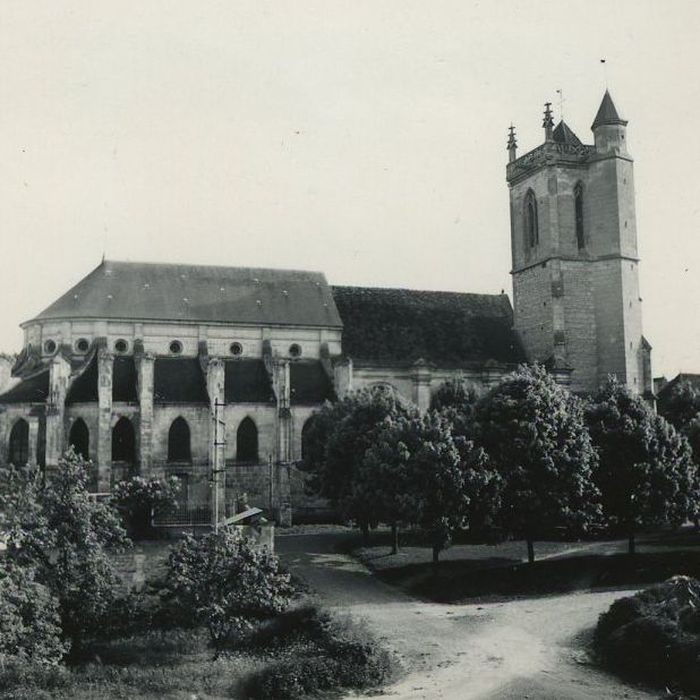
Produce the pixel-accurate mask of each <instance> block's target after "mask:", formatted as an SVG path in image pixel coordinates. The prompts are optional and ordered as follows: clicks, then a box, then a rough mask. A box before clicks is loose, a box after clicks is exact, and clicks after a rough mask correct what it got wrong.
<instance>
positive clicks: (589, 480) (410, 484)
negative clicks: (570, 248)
mask: <svg viewBox="0 0 700 700" xmlns="http://www.w3.org/2000/svg"><path fill="white" fill-rule="evenodd" d="M302 468H303V469H305V470H306V471H307V472H308V474H309V481H308V483H309V486H310V488H311V489H312V490H313V491H315V492H316V493H318V494H320V495H322V496H324V497H326V498H328V499H330V501H331V502H332V503H333V504H334V506H335V507H336V508H337V509H338V510H339V511H340V512H341V513H342V514H343V515H344V516H345V517H347V518H351V519H353V520H355V521H356V522H357V523H358V524H359V525H360V527H361V528H362V529H363V530H364V531H365V532H367V530H368V528H369V527H371V526H372V525H375V524H377V523H378V522H385V523H389V524H391V526H392V530H393V533H394V538H393V551H394V552H396V551H397V549H398V530H399V527H400V526H409V525H410V526H418V527H420V528H422V529H423V530H425V532H426V533H427V534H428V535H429V537H430V541H431V544H432V548H433V559H434V561H436V562H437V561H438V557H439V553H440V552H441V551H442V550H443V549H444V548H445V547H446V546H448V545H449V543H450V541H451V538H452V536H453V533H454V532H455V531H456V530H458V529H464V528H469V529H470V530H472V531H475V532H484V531H485V530H493V529H494V528H496V529H498V530H500V531H501V532H506V533H509V534H512V535H517V536H521V537H523V538H524V539H525V540H526V541H527V546H528V559H529V561H533V560H534V544H533V543H534V542H535V540H537V539H540V538H542V537H544V536H548V535H551V534H552V533H553V532H554V531H555V530H556V529H558V528H566V529H567V531H568V532H570V533H572V534H583V533H585V532H587V531H590V530H591V529H592V528H595V527H599V526H602V525H605V526H607V527H610V528H613V529H614V530H616V531H618V532H624V533H625V534H626V535H627V536H628V537H629V543H630V545H629V546H630V552H633V551H634V535H635V532H637V531H638V530H639V528H641V527H648V526H652V525H660V524H664V523H671V524H679V523H681V522H683V521H684V520H685V519H686V518H687V517H689V516H693V515H694V514H695V512H696V509H697V505H698V496H699V489H698V478H697V472H698V470H697V465H696V464H695V462H694V460H693V453H692V451H691V447H690V445H689V443H688V440H687V438H686V437H685V435H684V434H682V432H681V431H679V430H677V429H676V428H675V427H674V426H673V424H672V423H670V422H669V421H667V420H665V419H664V418H663V417H662V416H660V415H657V414H656V413H655V412H654V411H653V410H652V409H651V408H650V407H649V406H648V405H647V404H646V402H645V401H644V400H643V399H642V398H640V397H639V396H636V395H634V394H632V393H630V392H629V391H628V390H627V389H626V388H625V387H624V386H622V385H620V384H619V383H618V382H617V381H616V380H615V379H612V378H611V379H609V380H608V381H607V382H606V383H605V385H604V386H603V387H601V389H600V391H599V393H598V395H597V396H595V397H594V398H593V399H591V400H583V399H581V398H579V397H577V396H575V395H573V394H571V393H569V392H568V391H567V390H566V389H564V388H562V387H561V386H559V385H557V384H556V382H555V381H554V380H553V379H552V377H551V376H550V375H549V374H548V373H547V372H546V371H545V370H544V369H543V368H541V367H538V366H534V367H526V366H523V367H521V368H519V369H518V370H517V371H516V372H515V373H513V374H512V375H510V376H508V377H506V378H505V379H504V380H503V381H502V382H501V383H500V384H499V385H498V386H496V387H495V388H493V389H492V390H491V391H489V392H488V393H486V394H484V395H479V393H478V392H477V390H476V389H474V388H473V387H470V386H468V385H466V384H464V383H463V382H450V383H447V384H445V385H444V386H443V387H442V388H441V389H440V390H439V391H438V392H437V394H436V395H435V397H434V400H433V404H432V406H431V409H430V410H429V411H428V412H426V413H421V412H419V411H418V409H417V408H416V407H415V406H413V405H410V404H408V403H406V402H404V401H402V400H401V399H399V398H398V397H396V396H393V395H391V394H389V393H386V392H383V391H380V390H374V391H370V390H363V391H359V392H356V393H353V394H350V395H348V396H347V397H346V398H344V399H343V400H341V401H339V402H337V403H335V404H327V405H326V406H324V407H323V408H322V409H321V410H320V411H319V412H318V413H317V414H316V415H315V417H314V420H313V422H312V423H311V424H310V427H309V429H308V431H307V434H306V439H305V453H304V459H303V462H302Z"/></svg>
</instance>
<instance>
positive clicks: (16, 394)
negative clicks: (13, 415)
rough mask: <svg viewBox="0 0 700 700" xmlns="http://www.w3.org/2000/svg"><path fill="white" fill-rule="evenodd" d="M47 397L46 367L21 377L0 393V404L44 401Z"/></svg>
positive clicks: (47, 375)
mask: <svg viewBox="0 0 700 700" xmlns="http://www.w3.org/2000/svg"><path fill="white" fill-rule="evenodd" d="M48 398H49V370H48V368H47V369H45V370H43V371H41V372H38V373H37V374H34V375H32V376H30V377H27V378H26V379H22V380H21V381H20V382H18V383H17V384H15V385H14V386H13V387H11V388H10V389H8V390H7V391H6V392H5V393H4V394H2V395H0V404H17V403H45V402H46V400H47V399H48Z"/></svg>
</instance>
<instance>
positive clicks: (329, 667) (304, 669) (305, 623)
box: [246, 608, 396, 700]
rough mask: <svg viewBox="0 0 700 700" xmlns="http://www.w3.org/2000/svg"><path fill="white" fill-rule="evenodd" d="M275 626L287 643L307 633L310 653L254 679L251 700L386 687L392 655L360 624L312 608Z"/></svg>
mask: <svg viewBox="0 0 700 700" xmlns="http://www.w3.org/2000/svg"><path fill="white" fill-rule="evenodd" d="M300 623H301V624H300ZM275 624H276V625H277V629H280V631H282V632H283V634H284V636H286V637H287V639H289V635H290V633H292V632H293V633H295V634H296V633H297V631H298V630H303V634H304V636H305V637H306V638H307V644H306V646H307V653H306V654H302V655H299V656H297V657H295V658H291V659H287V660H284V661H281V662H279V663H277V664H273V665H272V666H269V667H267V668H265V669H263V670H262V671H260V672H258V673H256V674H254V675H253V676H252V677H251V678H250V680H249V682H248V684H247V688H246V690H247V693H248V695H249V696H250V697H252V698H255V699H260V700H263V699H267V698H275V699H276V700H295V699H296V698H304V697H307V696H308V695H313V694H316V693H320V692H324V691H333V690H340V689H345V690H351V689H353V690H361V689H367V688H372V687H376V686H378V685H381V684H383V683H385V682H386V681H387V680H388V679H389V678H390V677H391V675H392V674H393V673H394V671H395V668H396V666H395V662H394V660H393V658H392V657H391V655H390V654H389V653H388V652H387V651H386V650H384V649H383V648H382V647H381V646H380V645H379V644H378V642H377V641H376V640H375V639H374V638H373V637H372V635H370V634H369V632H368V631H367V630H366V628H365V627H364V626H363V625H362V624H359V623H355V622H352V621H350V620H349V619H337V618H333V617H331V616H330V615H328V614H327V613H324V612H319V611H318V610H316V609H314V608H303V609H301V610H300V611H298V612H296V613H293V614H288V616H286V617H282V618H278V621H277V622H276V623H273V625H275ZM268 634H269V631H268ZM268 638H269V637H268Z"/></svg>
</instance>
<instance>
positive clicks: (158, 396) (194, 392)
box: [153, 357, 209, 404]
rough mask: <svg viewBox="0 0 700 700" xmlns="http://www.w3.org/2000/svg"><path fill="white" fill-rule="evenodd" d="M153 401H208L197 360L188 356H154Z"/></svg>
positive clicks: (204, 402)
mask: <svg viewBox="0 0 700 700" xmlns="http://www.w3.org/2000/svg"><path fill="white" fill-rule="evenodd" d="M153 400H154V402H155V403H203V404H208V403H209V395H208V394H207V386H206V382H205V381H204V374H203V372H202V368H201V366H200V364H199V360H198V359H197V358H196V357H195V358H190V357H175V358H170V357H163V358H160V357H158V358H156V360H155V363H154V368H153Z"/></svg>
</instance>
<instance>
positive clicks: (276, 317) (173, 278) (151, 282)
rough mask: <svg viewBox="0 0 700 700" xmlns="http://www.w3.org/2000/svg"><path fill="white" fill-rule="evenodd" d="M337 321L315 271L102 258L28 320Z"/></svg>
mask: <svg viewBox="0 0 700 700" xmlns="http://www.w3.org/2000/svg"><path fill="white" fill-rule="evenodd" d="M84 318H90V319H94V318H99V319H128V320H143V321H145V320H157V321H190V322H197V323H202V322H207V321H209V322H214V323H239V324H251V325H292V326H314V327H318V326H321V327H339V326H340V325H341V321H340V317H339V316H338V311H337V309H336V308H335V304H334V303H333V296H332V294H331V291H330V287H329V286H328V282H327V281H326V278H325V277H324V275H323V274H322V273H320V272H302V271H293V270H270V269H258V268H242V267H216V266H207V265H171V264H164V263H131V262H115V261H109V260H105V261H103V262H102V263H101V264H100V265H98V267H97V268H95V269H94V270H93V271H92V272H91V273H89V274H88V275H87V276H86V277H84V278H83V279H82V280H81V281H80V282H78V284H76V285H75V286H74V287H73V288H72V289H70V290H69V291H68V292H66V293H65V294H64V295H63V296H62V297H60V298H59V299H58V300H57V301H55V302H54V303H53V304H51V306H49V307H48V308H47V309H45V310H44V311H42V312H41V313H40V314H39V315H38V316H37V317H36V318H35V319H34V320H45V319H84Z"/></svg>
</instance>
